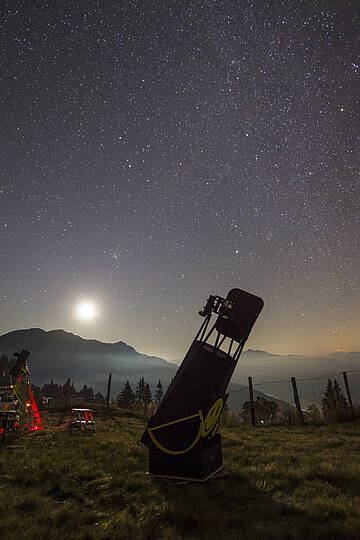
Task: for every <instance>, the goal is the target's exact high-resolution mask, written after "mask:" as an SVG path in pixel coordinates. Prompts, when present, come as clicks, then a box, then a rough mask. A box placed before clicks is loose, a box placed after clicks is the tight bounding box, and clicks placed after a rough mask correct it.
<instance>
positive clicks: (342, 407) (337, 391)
mask: <svg viewBox="0 0 360 540" xmlns="http://www.w3.org/2000/svg"><path fill="white" fill-rule="evenodd" d="M333 388H334V398H335V406H336V416H337V420H340V421H344V420H346V419H347V418H348V417H349V412H350V409H349V404H348V402H347V399H346V397H345V396H344V394H343V391H342V389H341V387H340V386H339V383H338V382H337V380H336V379H335V380H334V386H333Z"/></svg>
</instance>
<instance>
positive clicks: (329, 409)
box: [321, 379, 336, 420]
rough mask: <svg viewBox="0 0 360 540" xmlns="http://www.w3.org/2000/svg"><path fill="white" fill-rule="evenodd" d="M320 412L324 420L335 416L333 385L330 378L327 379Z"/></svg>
mask: <svg viewBox="0 0 360 540" xmlns="http://www.w3.org/2000/svg"><path fill="white" fill-rule="evenodd" d="M321 406H322V412H323V414H324V418H325V420H332V419H334V417H335V411H336V405H335V396H334V387H333V384H332V382H331V379H329V380H328V382H327V385H326V389H325V392H324V397H323V398H322V400H321Z"/></svg>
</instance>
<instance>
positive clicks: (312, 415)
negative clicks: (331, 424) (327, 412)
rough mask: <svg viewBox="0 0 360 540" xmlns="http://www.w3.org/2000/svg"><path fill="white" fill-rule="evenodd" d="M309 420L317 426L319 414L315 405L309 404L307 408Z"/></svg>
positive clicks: (319, 419) (319, 418)
mask: <svg viewBox="0 0 360 540" xmlns="http://www.w3.org/2000/svg"><path fill="white" fill-rule="evenodd" d="M308 413H309V420H310V422H314V423H315V424H318V423H319V422H320V421H321V413H320V411H319V409H318V407H317V406H316V405H315V403H311V405H309V407H308Z"/></svg>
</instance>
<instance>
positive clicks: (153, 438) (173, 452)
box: [148, 411, 203, 456]
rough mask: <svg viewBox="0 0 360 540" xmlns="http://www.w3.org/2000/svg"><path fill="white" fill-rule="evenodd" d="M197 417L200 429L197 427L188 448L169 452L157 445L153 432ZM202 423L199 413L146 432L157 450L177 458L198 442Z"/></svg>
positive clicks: (201, 416) (167, 449)
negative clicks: (196, 432)
mask: <svg viewBox="0 0 360 540" xmlns="http://www.w3.org/2000/svg"><path fill="white" fill-rule="evenodd" d="M197 417H199V418H200V427H199V431H198V434H197V435H196V438H195V440H194V441H193V442H192V443H191V444H190V446H188V447H187V448H185V449H184V450H170V449H169V448H165V446H163V445H162V444H161V443H159V441H158V440H156V438H155V435H154V434H153V431H155V430H156V429H160V428H163V427H165V426H171V425H173V424H178V423H179V422H185V421H186V420H191V419H192V418H197ZM202 423H203V415H202V412H201V411H199V412H198V413H197V414H193V415H191V416H186V417H185V418H180V419H179V420H173V421H172V422H168V423H167V424H162V425H161V426H156V427H154V428H148V432H149V435H150V438H151V440H152V442H153V443H154V444H155V446H157V447H158V448H159V450H161V451H162V452H165V453H166V454H171V455H173V456H179V455H181V454H186V452H189V450H191V449H192V448H193V447H194V446H195V444H196V443H197V442H198V441H199V439H200V436H201V428H202Z"/></svg>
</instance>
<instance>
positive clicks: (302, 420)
mask: <svg viewBox="0 0 360 540" xmlns="http://www.w3.org/2000/svg"><path fill="white" fill-rule="evenodd" d="M291 384H292V387H293V391H294V401H295V405H296V410H297V413H298V417H299V420H300V422H301V424H302V425H304V424H305V422H304V417H303V413H302V410H301V405H300V399H299V394H298V391H297V386H296V379H295V377H291Z"/></svg>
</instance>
